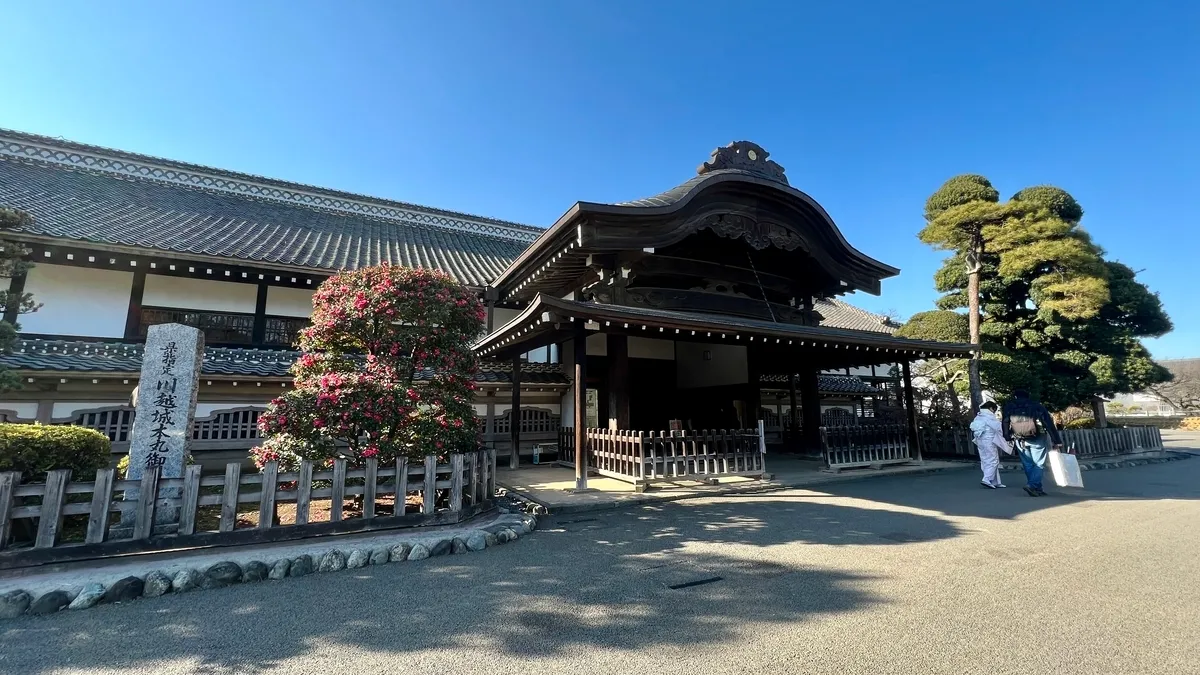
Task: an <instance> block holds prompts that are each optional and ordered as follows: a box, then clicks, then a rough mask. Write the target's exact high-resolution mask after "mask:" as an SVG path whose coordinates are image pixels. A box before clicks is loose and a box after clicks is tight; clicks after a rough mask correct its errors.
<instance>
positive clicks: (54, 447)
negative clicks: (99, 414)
mask: <svg viewBox="0 0 1200 675" xmlns="http://www.w3.org/2000/svg"><path fill="white" fill-rule="evenodd" d="M111 451H112V443H111V442H109V440H108V437H107V436H105V435H104V434H102V433H100V432H99V431H96V430H94V429H85V428H84V427H73V426H45V425H41V424H0V471H20V472H21V482H22V483H33V482H42V481H44V480H46V472H47V471H50V470H52V469H70V470H71V474H72V477H73V478H74V480H84V481H89V480H92V478H94V477H95V473H96V469H101V468H104V467H106V466H108V465H109V464H110V463H111V462H112V456H111V455H110V452H111Z"/></svg>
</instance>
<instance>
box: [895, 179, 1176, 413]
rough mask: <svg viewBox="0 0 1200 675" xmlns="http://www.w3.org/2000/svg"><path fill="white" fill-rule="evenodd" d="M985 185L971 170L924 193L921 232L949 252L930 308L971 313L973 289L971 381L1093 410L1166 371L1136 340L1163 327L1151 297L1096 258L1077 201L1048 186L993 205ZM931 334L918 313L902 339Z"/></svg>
mask: <svg viewBox="0 0 1200 675" xmlns="http://www.w3.org/2000/svg"><path fill="white" fill-rule="evenodd" d="M964 186H965V187H964ZM995 194H996V193H995V190H994V188H992V187H991V184H990V183H989V182H987V179H985V178H983V177H982V176H974V175H968V176H958V177H955V178H952V179H951V180H950V181H947V182H946V184H945V185H943V186H942V188H941V189H939V190H938V191H937V192H935V193H934V194H933V195H932V196H931V197H930V198H929V200H928V201H927V203H926V221H927V225H926V227H925V228H924V229H923V230H922V231H921V234H920V238H921V240H922V241H924V242H926V243H929V244H931V245H933V246H934V247H935V248H939V249H942V250H947V251H949V252H950V253H951V255H950V256H948V257H947V259H946V261H945V262H944V263H943V265H942V267H941V269H939V270H938V271H937V273H935V275H934V283H935V286H936V288H937V290H938V291H939V292H941V293H943V295H942V296H941V297H940V298H939V299H938V302H937V305H938V307H939V308H940V309H942V310H961V309H964V308H966V309H968V311H970V308H971V306H972V295H973V293H972V291H973V289H975V288H977V289H978V295H977V296H976V297H977V298H978V300H977V303H978V305H977V306H978V308H979V323H978V333H977V334H978V339H979V341H980V343H981V344H982V346H983V353H982V355H981V357H980V359H979V361H978V363H979V368H980V379H981V380H982V382H983V383H986V385H987V386H988V388H990V389H992V390H994V391H998V392H1007V391H1012V390H1013V389H1017V388H1022V389H1029V390H1030V391H1032V392H1034V393H1035V394H1038V395H1039V396H1040V397H1041V398H1042V399H1043V402H1045V403H1046V405H1048V406H1050V407H1052V408H1057V409H1062V408H1065V407H1067V406H1069V405H1074V404H1080V403H1087V404H1091V405H1092V406H1093V409H1097V408H1101V407H1100V405H1099V404H1098V403H1097V401H1098V400H1099V398H1098V397H1100V396H1108V395H1112V394H1115V393H1121V392H1130V391H1138V390H1140V389H1142V388H1145V387H1146V386H1149V385H1151V384H1154V383H1157V382H1161V381H1164V378H1168V377H1169V375H1168V374H1167V372H1166V371H1165V370H1164V369H1162V368H1161V367H1159V366H1158V365H1157V364H1155V363H1154V362H1153V360H1152V359H1151V358H1150V355H1149V353H1148V352H1147V350H1146V349H1145V347H1144V346H1143V345H1142V344H1141V342H1140V339H1141V338H1145V337H1153V336H1158V335H1162V334H1164V333H1165V332H1167V331H1169V330H1170V328H1171V323H1170V320H1169V319H1168V318H1167V316H1166V314H1165V312H1163V309H1162V304H1161V302H1160V301H1159V300H1158V297H1157V296H1156V295H1154V294H1153V293H1152V292H1150V291H1149V289H1147V288H1146V287H1145V286H1144V285H1142V284H1141V283H1140V282H1138V281H1137V280H1136V278H1135V276H1136V275H1135V274H1134V273H1133V270H1131V269H1129V268H1128V267H1127V266H1125V265H1121V264H1120V263H1114V262H1109V261H1106V260H1105V259H1104V257H1103V251H1102V250H1101V249H1100V248H1099V247H1098V246H1096V245H1095V244H1094V243H1093V242H1092V240H1091V238H1090V237H1089V236H1088V234H1087V233H1086V232H1084V231H1083V230H1082V229H1080V227H1079V223H1080V220H1081V219H1082V217H1083V209H1082V208H1081V207H1080V206H1079V204H1078V202H1076V201H1075V199H1074V198H1073V197H1071V195H1070V194H1068V193H1067V192H1065V191H1064V190H1061V189H1059V188H1056V187H1053V186H1036V187H1032V188H1026V189H1025V190H1021V191H1020V192H1018V193H1016V194H1015V195H1013V197H1012V198H1011V199H1010V200H1008V201H1007V202H1004V203H1000V202H999V201H998V197H996V196H995ZM971 262H974V263H975V264H974V265H969V264H968V263H971ZM972 270H975V271H977V275H975V276H976V279H975V280H974V281H973V279H972V276H973V275H972V274H971V271H972ZM916 318H917V317H914V319H916ZM939 321H941V322H942V323H945V322H946V321H947V320H946V319H940V320H939ZM971 328H974V326H971ZM936 332H937V331H932V332H931V330H930V319H929V318H928V317H925V318H922V319H921V321H919V322H917V323H916V324H914V325H913V326H912V328H908V327H907V326H906V333H907V334H909V336H910V337H926V338H932V339H940V338H938V337H937V336H936V335H934V334H932V333H936ZM971 332H972V336H971V337H974V336H975V335H974V334H975V331H974V330H972V331H971ZM1101 410H1102V408H1101ZM1097 416H1098V419H1099V420H1101V421H1102V412H1100V413H1098V415H1097Z"/></svg>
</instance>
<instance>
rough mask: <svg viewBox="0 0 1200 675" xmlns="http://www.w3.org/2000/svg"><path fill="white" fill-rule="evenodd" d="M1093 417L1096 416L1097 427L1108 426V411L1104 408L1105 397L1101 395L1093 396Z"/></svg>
mask: <svg viewBox="0 0 1200 675" xmlns="http://www.w3.org/2000/svg"><path fill="white" fill-rule="evenodd" d="M1092 417H1094V418H1096V428H1097V429H1106V428H1108V413H1107V412H1105V410H1104V399H1102V398H1100V397H1099V396H1094V397H1092Z"/></svg>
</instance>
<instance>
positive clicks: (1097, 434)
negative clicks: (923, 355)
mask: <svg viewBox="0 0 1200 675" xmlns="http://www.w3.org/2000/svg"><path fill="white" fill-rule="evenodd" d="M1059 433H1060V434H1062V440H1063V444H1064V445H1065V446H1066V447H1068V448H1074V449H1075V454H1077V455H1079V456H1080V457H1102V456H1105V455H1123V454H1128V453H1131V452H1141V451H1147V450H1161V449H1162V432H1161V431H1160V430H1159V429H1158V428H1157V427H1150V426H1145V427H1121V428H1117V427H1109V428H1107V429H1063V430H1060V431H1059ZM921 442H922V447H923V448H924V450H925V454H926V456H933V457H970V458H975V457H978V456H979V452H978V450H977V449H976V448H975V443H974V442H972V441H971V430H970V429H963V428H954V429H924V428H922V429H921Z"/></svg>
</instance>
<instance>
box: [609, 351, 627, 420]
mask: <svg viewBox="0 0 1200 675" xmlns="http://www.w3.org/2000/svg"><path fill="white" fill-rule="evenodd" d="M607 339H608V417H609V419H615V420H616V421H617V429H620V430H622V431H627V430H628V429H629V338H628V337H627V336H625V335H618V334H614V333H609V334H608V336H607Z"/></svg>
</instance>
